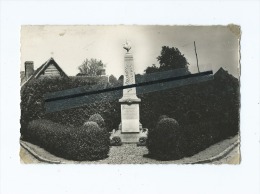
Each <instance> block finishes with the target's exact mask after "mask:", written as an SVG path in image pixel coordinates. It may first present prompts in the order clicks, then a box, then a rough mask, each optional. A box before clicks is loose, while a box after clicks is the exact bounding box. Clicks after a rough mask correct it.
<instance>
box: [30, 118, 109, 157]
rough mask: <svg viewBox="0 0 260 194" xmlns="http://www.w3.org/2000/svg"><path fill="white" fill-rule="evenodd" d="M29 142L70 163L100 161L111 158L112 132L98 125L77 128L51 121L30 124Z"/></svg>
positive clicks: (85, 125) (90, 124)
mask: <svg viewBox="0 0 260 194" xmlns="http://www.w3.org/2000/svg"><path fill="white" fill-rule="evenodd" d="M28 132H29V133H28V134H29V135H27V136H26V140H27V141H29V142H31V143H33V144H36V145H39V146H41V147H43V148H44V149H46V150H47V151H49V152H50V153H52V154H54V155H56V156H59V157H62V158H65V159H69V160H77V161H84V160H90V161H92V160H100V159H104V158H106V157H107V156H108V152H109V143H110V140H109V133H108V132H107V131H106V130H105V129H101V128H100V127H99V126H98V124H97V123H95V122H87V123H85V124H84V126H82V127H78V128H73V127H69V126H65V125H61V124H58V123H54V122H52V121H49V120H44V119H39V120H34V121H32V122H30V123H29V126H28Z"/></svg>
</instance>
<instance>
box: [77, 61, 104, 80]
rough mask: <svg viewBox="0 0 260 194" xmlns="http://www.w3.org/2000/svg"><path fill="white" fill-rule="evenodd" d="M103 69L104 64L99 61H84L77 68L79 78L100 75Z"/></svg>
mask: <svg viewBox="0 0 260 194" xmlns="http://www.w3.org/2000/svg"><path fill="white" fill-rule="evenodd" d="M103 68H104V64H103V62H102V61H101V60H97V59H92V58H91V59H90V60H89V59H86V60H85V61H83V63H82V64H81V65H80V66H79V67H78V69H79V71H80V73H79V74H78V75H79V76H82V75H87V76H97V75H101V69H103Z"/></svg>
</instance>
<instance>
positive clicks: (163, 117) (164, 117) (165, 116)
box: [158, 115, 169, 122]
mask: <svg viewBox="0 0 260 194" xmlns="http://www.w3.org/2000/svg"><path fill="white" fill-rule="evenodd" d="M166 118H169V117H168V116H167V115H161V116H160V117H159V119H158V122H160V120H162V119H166Z"/></svg>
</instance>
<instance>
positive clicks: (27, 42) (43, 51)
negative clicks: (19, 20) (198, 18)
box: [20, 25, 240, 78]
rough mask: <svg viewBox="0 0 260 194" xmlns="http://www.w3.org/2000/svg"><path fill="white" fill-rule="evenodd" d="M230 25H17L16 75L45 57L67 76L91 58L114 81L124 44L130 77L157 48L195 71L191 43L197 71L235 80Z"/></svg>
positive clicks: (234, 38)
mask: <svg viewBox="0 0 260 194" xmlns="http://www.w3.org/2000/svg"><path fill="white" fill-rule="evenodd" d="M236 30H237V28H235V27H234V26H233V27H231V26H160V25H157V26H137V25H129V26H126V25H114V26H90V25H84V26H80V25H79V26H55V25H46V26H35V25H34V26H22V28H21V64H20V65H21V70H22V71H23V70H24V62H25V61H33V62H34V68H35V69H36V68H38V67H39V66H40V65H42V64H43V63H44V62H45V61H47V60H48V59H49V58H50V57H53V58H54V60H55V61H56V62H57V63H58V64H59V66H60V67H61V68H62V69H63V70H64V71H65V73H66V74H67V75H71V76H74V75H76V74H77V73H79V70H78V66H80V65H81V64H82V62H83V61H84V60H85V59H90V58H96V59H98V60H102V62H103V63H104V64H105V65H106V74H107V75H111V74H113V75H114V76H116V77H117V78H118V77H119V76H120V75H122V74H123V67H124V54H125V52H126V51H125V50H124V49H123V44H124V43H125V42H126V40H128V41H129V42H130V43H131V47H132V49H131V52H132V53H133V57H134V65H135V73H136V74H137V73H140V74H142V73H144V70H145V69H146V68H147V67H148V66H151V65H152V64H155V65H157V66H159V62H158V61H157V59H156V58H157V57H158V56H159V55H160V52H161V49H162V46H169V47H177V48H178V49H179V50H180V52H181V53H182V54H184V56H185V57H186V59H187V61H188V62H189V64H190V65H189V69H190V71H191V72H192V73H195V72H197V64H196V56H195V51H194V41H195V42H196V50H197V54H198V62H199V67H200V71H206V70H213V72H214V73H215V72H216V71H217V70H218V69H219V68H220V67H222V68H223V69H225V70H227V71H228V72H229V73H230V74H232V75H234V76H235V77H239V72H240V70H239V57H240V56H239V38H240V36H239V35H238V33H237V31H236Z"/></svg>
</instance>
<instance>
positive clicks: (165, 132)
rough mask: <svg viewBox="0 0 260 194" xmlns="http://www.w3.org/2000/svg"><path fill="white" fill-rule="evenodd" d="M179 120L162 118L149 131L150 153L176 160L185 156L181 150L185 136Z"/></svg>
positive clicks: (148, 145)
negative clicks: (183, 136)
mask: <svg viewBox="0 0 260 194" xmlns="http://www.w3.org/2000/svg"><path fill="white" fill-rule="evenodd" d="M181 137H182V134H181V130H180V127H179V124H178V122H177V121H176V120H175V119H172V118H164V119H161V120H160V121H159V122H158V124H157V126H156V128H155V129H154V130H152V131H149V133H148V138H147V144H146V146H147V148H148V150H149V155H150V156H151V157H153V158H156V159H159V160H174V159H175V160H176V159H180V158H182V157H183V156H184V153H183V152H182V151H180V150H181V149H182V147H181V141H182V139H183V138H181Z"/></svg>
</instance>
